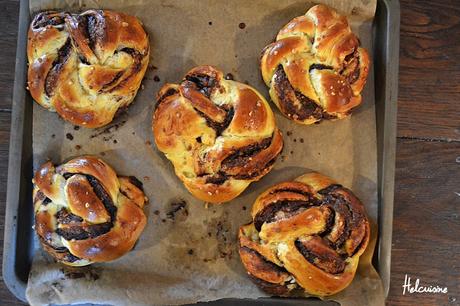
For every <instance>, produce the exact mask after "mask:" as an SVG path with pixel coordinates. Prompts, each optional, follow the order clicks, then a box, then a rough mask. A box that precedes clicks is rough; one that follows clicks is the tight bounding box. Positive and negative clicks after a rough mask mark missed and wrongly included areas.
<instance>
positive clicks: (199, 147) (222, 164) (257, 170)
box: [152, 66, 283, 203]
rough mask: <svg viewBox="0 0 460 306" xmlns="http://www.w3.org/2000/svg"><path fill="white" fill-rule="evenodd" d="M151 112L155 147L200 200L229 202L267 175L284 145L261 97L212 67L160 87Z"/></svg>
mask: <svg viewBox="0 0 460 306" xmlns="http://www.w3.org/2000/svg"><path fill="white" fill-rule="evenodd" d="M157 100H158V102H157V105H156V110H155V112H154V115H153V124H152V128H153V134H154V137H155V142H156V145H157V148H158V149H159V150H160V151H161V152H163V153H164V154H165V155H166V157H167V158H168V159H169V160H170V161H171V162H172V164H173V165H174V169H175V172H176V175H177V176H178V177H179V178H180V179H181V180H182V182H183V183H184V184H185V187H186V188H187V189H188V190H189V191H190V192H191V193H192V194H193V195H194V196H195V197H197V198H198V199H201V200H203V201H206V202H210V203H222V202H227V201H230V200H232V199H233V198H235V197H236V196H238V195H239V194H240V193H241V192H243V191H244V190H245V189H246V187H247V186H248V185H249V184H250V183H251V182H253V181H257V180H258V179H260V178H261V177H263V176H264V175H265V174H267V173H268V172H269V171H270V170H271V168H272V167H273V164H274V162H275V159H276V157H277V156H278V155H279V154H280V152H281V150H282V148H283V140H282V136H281V132H280V131H279V130H278V128H277V127H276V123H275V118H274V116H273V113H272V111H271V109H270V106H269V105H268V103H267V101H266V100H265V99H264V97H263V96H262V95H261V94H259V93H258V92H257V91H256V90H255V89H254V88H252V87H250V86H248V85H245V84H242V83H239V82H235V81H231V80H225V79H224V78H223V75H222V72H221V71H219V70H217V69H216V68H214V67H211V66H200V67H196V68H194V69H192V70H190V71H189V72H188V73H187V74H186V76H185V78H184V80H183V81H182V82H181V83H180V84H178V85H176V84H166V85H164V86H163V88H162V89H161V90H160V92H159V94H158V98H157Z"/></svg>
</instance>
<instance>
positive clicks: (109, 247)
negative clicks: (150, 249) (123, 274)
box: [33, 156, 147, 266]
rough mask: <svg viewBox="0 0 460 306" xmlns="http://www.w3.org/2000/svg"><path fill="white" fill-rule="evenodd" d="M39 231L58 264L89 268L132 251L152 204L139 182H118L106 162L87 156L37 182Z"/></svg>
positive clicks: (48, 167) (45, 171)
mask: <svg viewBox="0 0 460 306" xmlns="http://www.w3.org/2000/svg"><path fill="white" fill-rule="evenodd" d="M33 181H34V185H35V186H34V191H33V203H34V211H35V230H36V232H37V235H38V237H39V240H40V242H41V244H42V246H43V248H44V249H45V250H46V251H47V252H48V253H49V254H51V255H52V256H53V257H54V258H55V259H56V260H58V261H60V262H62V263H64V264H67V265H71V266H84V265H89V264H91V263H94V262H105V261H110V260H114V259H117V258H119V257H120V256H122V255H123V254H125V253H126V252H128V251H129V250H131V249H132V248H133V246H134V244H135V243H136V241H137V239H138V238H139V236H140V234H141V232H142V230H143V229H144V227H145V224H146V216H145V214H144V211H143V207H144V204H145V202H146V200H147V198H146V197H145V195H144V192H143V190H142V183H141V182H139V181H138V180H137V179H136V178H135V177H117V174H116V173H115V172H114V170H113V169H112V168H111V167H110V166H109V165H107V164H106V163H105V162H104V161H102V160H101V159H98V158H96V157H92V156H83V157H78V158H75V159H72V160H70V161H68V162H67V163H65V164H62V165H60V166H58V167H55V166H54V165H53V164H52V163H51V162H47V163H45V164H43V165H42V166H41V167H40V168H39V169H38V170H37V172H36V173H35V176H34V180H33Z"/></svg>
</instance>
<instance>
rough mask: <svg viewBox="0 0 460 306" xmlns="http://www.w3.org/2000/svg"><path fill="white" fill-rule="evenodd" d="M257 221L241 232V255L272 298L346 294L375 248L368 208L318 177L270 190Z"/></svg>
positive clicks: (255, 210)
mask: <svg viewBox="0 0 460 306" xmlns="http://www.w3.org/2000/svg"><path fill="white" fill-rule="evenodd" d="M251 215H252V219H253V222H252V223H250V224H248V225H245V226H242V227H241V228H240V230H239V234H238V239H239V253H240V256H241V260H242V262H243V265H244V267H245V268H246V270H247V271H248V274H249V276H250V277H251V278H252V279H253V280H254V282H255V283H256V284H257V285H259V287H260V288H262V289H263V290H265V291H266V292H267V293H269V294H272V295H277V296H289V295H292V294H293V293H295V292H296V291H298V290H300V292H302V291H303V292H305V293H307V294H308V295H316V296H327V295H331V294H334V293H337V292H339V291H341V290H343V289H344V288H345V287H347V286H348V285H349V284H350V282H351V281H352V280H353V277H354V275H355V272H356V268H357V266H358V261H359V257H360V256H361V254H362V253H363V252H364V250H365V249H366V246H367V244H368V242H369V235H370V232H369V231H370V229H369V222H368V220H367V217H366V215H365V212H364V207H363V205H362V203H361V202H360V201H359V199H358V198H356V197H355V196H354V195H353V193H352V192H351V191H350V190H348V189H346V188H344V187H342V186H341V185H338V184H337V183H335V182H334V181H332V180H331V179H329V178H327V177H325V176H323V175H321V174H318V173H310V174H306V175H303V176H301V177H299V178H297V179H296V180H295V181H292V182H285V183H281V184H278V185H275V186H273V187H271V188H269V189H268V190H267V191H265V192H264V193H262V194H261V195H260V196H259V197H258V198H257V199H256V201H255V203H254V206H253V207H252V213H251Z"/></svg>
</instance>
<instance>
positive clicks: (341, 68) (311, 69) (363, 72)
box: [260, 5, 369, 124]
mask: <svg viewBox="0 0 460 306" xmlns="http://www.w3.org/2000/svg"><path fill="white" fill-rule="evenodd" d="M359 45H360V42H359V39H358V38H357V37H356V35H355V34H353V33H352V32H351V29H350V27H349V26H348V22H347V19H346V17H345V16H341V15H339V14H338V13H337V12H336V11H334V10H333V9H331V8H329V7H328V6H325V5H315V6H314V7H312V8H311V9H309V10H308V12H307V13H306V14H305V15H303V16H300V17H297V18H294V19H293V20H291V21H290V22H289V23H288V24H287V25H285V26H284V27H283V28H282V29H281V31H280V32H279V33H278V36H277V37H276V41H275V42H274V43H272V44H270V45H268V46H267V47H265V49H264V50H263V51H262V57H261V63H260V68H261V71H262V77H263V79H264V81H265V83H266V84H267V86H268V87H270V97H271V98H272V100H273V102H274V103H275V104H276V106H278V108H279V109H280V111H281V112H282V113H283V114H284V115H286V116H287V117H288V118H289V119H292V120H294V121H296V122H298V123H301V124H312V123H315V122H318V121H321V120H323V119H341V118H344V117H346V116H348V115H349V114H350V113H351V111H352V109H353V108H354V107H356V106H358V105H359V104H360V103H361V90H362V89H363V87H364V84H365V83H366V78H367V74H368V71H369V56H368V54H367V52H366V50H365V49H363V48H361V47H359Z"/></svg>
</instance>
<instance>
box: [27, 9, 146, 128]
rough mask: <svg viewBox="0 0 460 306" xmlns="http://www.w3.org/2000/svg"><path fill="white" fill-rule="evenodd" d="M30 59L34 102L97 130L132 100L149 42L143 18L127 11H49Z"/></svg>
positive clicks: (36, 25)
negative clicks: (142, 22)
mask: <svg viewBox="0 0 460 306" xmlns="http://www.w3.org/2000/svg"><path fill="white" fill-rule="evenodd" d="M27 57H28V60H29V70H28V85H29V91H30V94H31V95H32V97H33V98H34V100H35V101H37V102H38V103H39V104H40V105H42V106H43V107H45V108H47V109H48V110H50V111H56V112H57V113H58V114H59V115H60V116H61V117H62V118H63V119H65V120H67V121H70V122H71V123H73V124H76V125H81V126H86V127H91V128H95V127H100V126H103V125H106V124H108V123H109V122H111V121H112V119H113V118H114V116H115V114H116V113H117V111H119V110H121V109H123V108H125V107H127V106H128V105H129V104H130V103H131V102H132V101H133V99H134V97H135V95H136V93H137V90H138V89H139V86H140V84H141V81H142V78H143V76H144V73H145V70H146V69H147V64H148V61H149V41H148V36H147V34H146V33H145V31H144V29H143V28H142V25H141V23H140V22H139V20H138V19H137V18H136V17H133V16H129V15H126V14H123V13H116V12H112V11H107V10H89V11H86V12H83V13H81V14H79V15H75V14H70V13H67V12H54V11H48V12H42V13H39V14H38V15H36V16H35V18H34V19H33V21H32V23H31V25H30V28H29V40H28V44H27Z"/></svg>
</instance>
